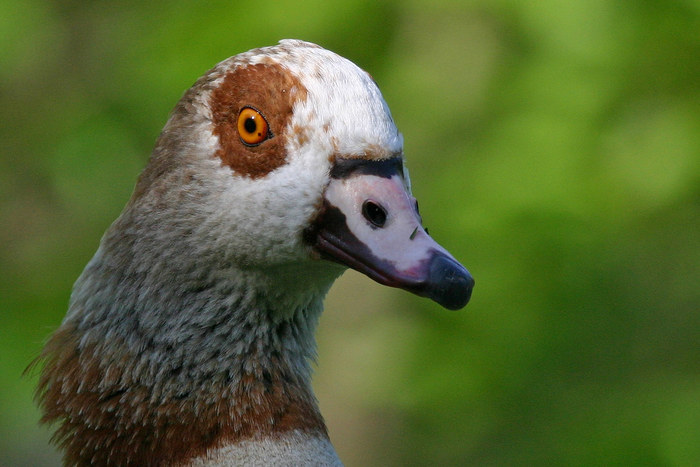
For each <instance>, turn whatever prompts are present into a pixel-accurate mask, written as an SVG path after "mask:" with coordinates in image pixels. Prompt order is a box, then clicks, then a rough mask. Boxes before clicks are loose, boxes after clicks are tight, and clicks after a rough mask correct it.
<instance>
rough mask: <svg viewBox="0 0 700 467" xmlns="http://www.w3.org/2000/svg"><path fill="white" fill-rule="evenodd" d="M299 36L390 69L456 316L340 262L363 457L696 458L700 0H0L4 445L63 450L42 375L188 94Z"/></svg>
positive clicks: (330, 338) (357, 439) (53, 459)
mask: <svg viewBox="0 0 700 467" xmlns="http://www.w3.org/2000/svg"><path fill="white" fill-rule="evenodd" d="M285 37H293V38H301V39H306V40H309V41H312V42H317V43H319V44H321V45H323V46H324V47H326V48H329V49H332V50H334V51H336V52H338V53H340V54H341V55H344V56H346V57H348V58H350V59H351V60H353V61H355V62H356V63H357V64H359V65H360V66H361V67H362V68H364V69H366V70H368V71H369V72H370V73H371V74H372V76H373V77H374V79H375V80H376V81H377V82H378V83H379V85H380V87H381V89H382V90H383V93H384V96H385V98H386V100H387V101H388V103H389V105H390V106H391V108H392V112H393V114H394V118H395V120H396V121H397V123H398V125H399V128H400V129H401V131H402V132H403V134H404V137H405V143H406V156H407V160H408V164H409V168H410V169H411V175H412V181H413V185H414V192H415V194H416V196H417V197H418V199H419V200H420V203H421V212H422V213H423V215H424V219H425V221H426V224H427V225H428V226H429V227H430V230H431V233H432V234H433V236H434V237H436V238H437V239H438V241H440V242H441V243H442V244H443V245H445V246H446V247H447V248H448V249H449V250H451V251H452V253H453V254H454V255H455V256H456V257H457V258H459V259H460V260H462V261H463V263H464V264H465V265H466V266H467V267H468V268H469V269H470V270H471V272H472V273H473V275H474V276H475V278H476V280H477V286H476V289H475V291H474V296H473V299H472V302H471V303H470V304H469V306H468V307H467V308H466V309H465V310H462V311H459V312H449V311H445V310H442V309H440V308H439V307H438V306H437V305H435V304H433V303H431V302H429V301H427V300H423V299H420V298H417V297H414V296H412V295H409V294H407V293H405V292H401V291H396V290H391V289H387V288H382V287H380V286H378V285H376V284H374V283H373V282H372V281H370V280H369V279H367V278H365V277H363V276H360V275H359V274H356V273H353V272H349V273H347V274H346V275H345V276H344V277H343V278H342V279H341V280H340V281H339V282H338V283H337V285H336V286H335V288H334V289H333V290H332V292H331V294H330V296H329V298H328V301H327V307H326V312H325V314H324V317H323V319H322V321H321V325H320V329H319V346H320V348H319V353H320V358H319V362H318V369H317V373H316V378H315V386H316V390H317V395H318V397H319V399H320V401H321V406H322V410H323V412H324V414H325V416H326V419H327V421H328V425H329V428H330V432H331V437H332V439H333V441H334V443H335V445H336V448H337V450H338V452H339V453H340V456H341V458H343V459H344V460H345V462H346V463H347V465H349V466H364V465H367V466H369V465H377V466H378V465H382V466H384V465H396V466H398V465H454V466H457V465H486V466H488V465H562V466H564V465H566V466H577V465H581V466H588V465H662V466H698V465H700V317H699V312H700V285H699V282H700V2H699V1H697V0H639V1H613V0H586V1H583V0H580V1H555V0H544V1H527V0H481V1H480V0H471V1H461V2H460V1H451V2H450V1H417V0H416V1H405V0H402V1H399V0H396V1H389V0H385V1H381V0H380V1H376V0H373V1H359V0H343V1H333V2H329V1H308V2H303V3H297V2H291V1H278V2H274V3H273V2H259V3H255V2H224V1H218V2H198V1H193V0H189V1H184V0H183V1H169V2H164V1H160V0H154V1H149V2H143V1H133V0H132V1H129V0H125V1H119V2H79V1H57V0H53V1H48V0H44V1H42V0H22V1H19V0H2V1H0V108H1V109H2V112H0V148H1V149H0V245H1V246H0V276H1V280H0V465H2V466H41V465H57V464H58V462H59V460H58V459H59V458H58V456H57V455H56V453H55V451H54V450H53V448H51V447H50V446H49V444H48V438H49V431H48V430H47V429H46V428H43V427H39V426H37V420H38V418H39V414H38V412H37V410H36V409H35V408H34V406H33V404H32V391H33V386H34V384H35V378H36V375H35V374H32V375H29V376H25V377H21V374H22V371H23V369H24V368H25V366H26V365H27V364H28V363H29V362H30V361H31V360H32V358H34V357H35V356H36V355H37V354H38V352H39V349H40V348H41V345H42V342H43V341H44V339H45V338H46V337H47V336H48V334H49V333H50V332H51V330H52V329H54V328H55V327H56V326H57V325H58V324H59V322H60V321H61V319H62V317H63V314H64V313H65V309H66V304H67V301H68V297H69V294H70V289H71V285H72V283H73V281H74V280H75V279H76V277H77V276H78V274H79V273H80V271H81V270H82V268H83V266H84V265H85V263H86V262H87V261H88V259H89V258H90V257H91V256H92V254H93V253H94V251H95V249H96V247H97V244H98V242H99V239H100V236H101V234H102V232H103V231H104V230H105V229H106V227H107V226H108V225H109V223H110V222H111V221H112V220H113V219H114V218H115V217H116V216H117V215H118V214H119V212H120V210H121V208H122V207H123V205H124V204H125V203H126V201H127V199H128V197H129V195H130V193H131V190H132V187H133V184H134V182H135V179H136V177H137V175H138V173H139V171H140V169H141V168H142V167H143V166H144V164H145V161H146V158H147V156H148V154H149V152H150V150H151V148H152V146H153V143H154V141H155V139H156V137H157V135H158V133H159V131H160V129H161V128H162V126H163V124H164V123H165V121H166V119H167V117H168V112H169V111H170V109H172V107H173V106H174V105H175V103H176V101H177V100H178V99H179V97H180V96H181V95H182V93H183V91H184V90H185V89H186V88H188V87H189V86H190V85H191V84H192V83H193V82H194V81H195V79H196V78H197V77H198V76H200V75H201V74H202V73H204V72H205V71H206V70H207V69H209V68H211V67H212V66H213V65H214V64H215V63H217V62H218V61H220V60H223V59H224V58H226V57H228V56H230V55H234V54H236V53H239V52H242V51H245V50H248V49H250V48H252V47H257V46H262V45H270V44H274V43H276V42H277V41H278V40H279V39H281V38H285Z"/></svg>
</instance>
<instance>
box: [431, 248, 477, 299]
mask: <svg viewBox="0 0 700 467" xmlns="http://www.w3.org/2000/svg"><path fill="white" fill-rule="evenodd" d="M429 283H430V284H431V286H430V287H429V289H428V293H427V296H428V297H429V298H430V299H432V300H434V301H435V302H437V303H439V304H440V305H442V306H443V307H445V308H447V309H448V310H459V309H461V308H464V307H465V306H466V305H467V303H469V299H470V298H471V295H472V289H473V288H474V278H472V276H471V274H469V271H467V270H466V269H465V268H464V267H463V266H462V265H461V264H459V263H457V262H456V261H454V260H452V259H451V258H448V257H446V256H443V255H437V256H435V257H434V258H433V260H432V261H431V262H430V281H429Z"/></svg>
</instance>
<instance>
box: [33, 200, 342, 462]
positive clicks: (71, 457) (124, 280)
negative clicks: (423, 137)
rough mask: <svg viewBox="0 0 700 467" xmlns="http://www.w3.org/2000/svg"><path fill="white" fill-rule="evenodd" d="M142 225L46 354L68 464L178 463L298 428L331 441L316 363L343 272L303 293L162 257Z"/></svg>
mask: <svg viewBox="0 0 700 467" xmlns="http://www.w3.org/2000/svg"><path fill="white" fill-rule="evenodd" d="M134 224H135V221H134V220H133V218H130V217H129V216H128V214H127V215H126V216H122V218H121V219H120V220H118V221H117V222H116V223H115V225H114V226H113V227H112V228H111V229H110V230H109V231H108V232H107V234H105V238H103V242H102V244H101V246H100V249H99V250H98V252H97V253H96V255H95V257H94V258H93V259H92V261H91V262H90V263H89V264H88V266H87V267H86V269H85V271H84V272H83V274H82V275H81V277H80V278H79V279H78V281H77V282H76V286H75V288H74V291H73V295H72V297H71V305H70V309H69V313H68V315H67V316H66V319H65V320H64V322H63V324H62V326H61V328H60V329H59V331H57V333H56V334H55V335H54V336H53V337H52V339H51V341H50V342H49V343H48V344H47V346H46V348H45V351H44V354H43V358H44V359H45V360H46V365H45V369H44V371H43V373H42V377H41V381H40V387H39V391H40V398H41V401H42V405H43V408H44V411H45V413H46V416H45V421H50V422H52V421H59V422H61V423H62V424H61V426H60V427H59V429H58V431H57V434H56V438H57V440H58V441H59V442H62V443H63V444H64V445H65V446H66V459H67V460H68V461H69V462H70V463H75V464H78V465H83V464H84V465H88V464H100V465H110V464H121V465H150V464H154V463H155V464H158V465H168V464H171V463H183V462H185V463H186V462H187V461H188V459H193V458H196V457H201V456H206V455H207V453H208V452H211V450H213V449H217V448H221V447H222V446H226V445H232V444H233V445H235V443H237V442H243V441H246V442H249V441H250V440H255V439H274V438H275V437H276V436H279V435H283V434H287V433H290V432H294V433H307V434H309V435H310V436H311V437H319V438H321V439H327V433H326V429H325V425H324V423H323V419H322V417H321V415H320V413H319V411H318V408H317V404H316V401H315V398H314V396H313V393H312V390H311V385H310V380H311V368H310V363H309V361H310V360H311V359H313V358H314V356H315V340H314V331H315V328H316V324H317V322H318V318H319V316H320V313H321V311H322V299H323V297H324V295H325V293H326V292H327V290H328V288H329V287H330V285H331V283H332V280H333V279H334V278H335V276H337V274H338V270H337V269H334V270H333V271H332V273H329V274H326V275H324V276H323V280H318V278H313V277H312V279H309V280H310V282H311V283H310V284H304V285H303V287H300V286H295V287H292V286H290V285H289V284H290V283H291V281H290V282H288V283H287V282H285V280H284V277H285V276H286V275H287V272H285V270H286V268H285V267H283V266H280V267H278V268H270V270H269V271H265V270H262V269H248V270H244V269H241V268H237V267H235V266H233V264H232V263H231V262H230V261H228V260H226V258H225V257H221V258H216V257H215V256H213V255H211V256H207V255H205V254H204V255H201V254H200V255H195V254H192V255H188V254H187V251H186V250H185V251H183V248H185V245H184V244H183V243H182V242H181V241H177V240H173V241H171V242H163V241H162V240H163V239H158V244H160V245H166V246H165V247H164V248H161V249H158V248H155V247H154V245H155V243H150V244H149V241H148V238H147V237H144V236H143V235H136V234H137V233H138V232H137V230H138V229H136V227H137V226H135V225H134ZM176 252H177V253H178V254H174V253H176ZM172 258H181V259H179V260H172ZM182 258H189V259H186V260H183V259H182ZM145 265H149V266H148V267H145ZM290 270H295V268H290ZM297 275H298V274H297ZM302 276H303V274H302ZM297 279H299V277H297ZM296 282H299V281H298V280H297V281H296ZM301 282H304V281H303V280H302V281H301ZM302 289H303V290H305V292H303V293H302V292H301V290H302ZM115 456H116V457H115Z"/></svg>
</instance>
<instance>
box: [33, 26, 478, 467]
mask: <svg viewBox="0 0 700 467" xmlns="http://www.w3.org/2000/svg"><path fill="white" fill-rule="evenodd" d="M347 268H353V269H355V270H357V271H359V272H361V273H363V274H366V275H367V276H369V277H370V278H372V279H374V280H375V281H377V282H379V283H381V284H384V285H388V286H391V287H398V288H402V289H405V290H408V291H410V292H412V293H415V294H417V295H420V296H424V297H428V298H430V299H432V300H434V301H436V302H437V303H439V304H440V305H442V306H444V307H446V308H449V309H458V308H461V307H463V306H465V305H466V303H467V301H468V300H469V297H470V294H471V290H472V286H473V280H472V278H471V276H470V275H469V273H468V272H467V270H466V269H465V268H464V267H463V266H461V265H460V264H459V262H458V261H457V260H455V259H454V258H453V257H452V256H451V255H450V254H449V253H448V252H447V251H446V250H445V249H444V248H442V247H441V246H440V245H439V244H437V243H436V242H435V241H434V240H433V239H432V238H431V237H430V236H429V235H428V234H427V233H426V231H425V229H424V228H423V226H422V223H421V217H420V214H419V213H418V207H417V203H416V200H415V198H414V197H413V196H412V194H411V188H410V181H409V176H408V171H407V169H406V166H405V165H404V160H403V141H402V137H401V134H400V133H399V131H398V130H397V128H396V125H395V124H394V121H393V119H392V117H391V113H390V112H389V108H388V106H387V104H386V102H385V101H384V99H383V98H382V96H381V93H380V92H379V89H378V88H377V85H376V84H375V82H374V81H373V80H372V78H371V77H370V75H368V74H367V73H366V72H364V71H362V70H361V69H360V68H358V67H357V66H356V65H354V64H353V63H351V62H350V61H348V60H346V59H344V58H342V57H340V56H338V55H336V54H334V53H332V52H330V51H327V50H325V49H323V48H321V47H318V46H316V45H313V44H310V43H307V42H302V41H292V40H285V41H281V42H280V43H279V44H278V45H276V46H273V47H266V48H261V49H255V50H251V51H249V52H246V53H243V54H240V55H237V56H235V57H232V58H230V59H228V60H225V61H223V62H221V63H220V64H218V65H217V66H216V67H214V68H213V69H212V70H210V71H209V72H207V73H206V74H205V75H204V76H203V77H202V78H200V79H199V80H198V81H197V82H196V83H195V84H194V85H193V86H192V87H191V88H190V89H189V90H188V91H187V92H186V93H185V95H184V96H183V97H182V99H181V100H180V102H179V103H178V104H177V106H176V107H175V109H174V111H173V113H172V114H171V116H170V118H169V120H168V122H167V124H166V126H165V127H164V129H163V131H162V133H161V135H160V137H159V139H158V141H157V143H156V147H155V149H154V151H153V153H152V155H151V158H150V160H149V163H148V165H147V167H146V169H145V170H144V172H143V173H142V174H141V176H140V177H139V180H138V182H137V185H136V188H135V190H134V193H133V195H132V197H131V199H130V201H129V203H128V204H127V206H126V208H125V209H124V211H123V212H122V214H121V216H120V217H119V218H118V219H117V220H116V221H115V222H114V224H113V225H112V226H111V227H110V228H109V230H108V231H107V232H106V233H105V235H104V237H103V239H102V241H101V243H100V246H99V248H98V250H97V253H96V254H95V256H94V257H93V258H92V260H91V261H90V262H89V263H88V265H87V266H86V268H85V270H84V271H83V273H82V274H81V276H80V277H79V278H78V280H77V282H76V284H75V286H74V289H73V293H72V295H71V301H70V305H69V310H68V313H67V315H66V318H65V319H64V321H63V323H62V325H61V327H60V328H59V330H58V331H57V332H56V333H55V334H54V335H53V336H52V338H51V339H50V340H49V342H48V343H47V345H46V347H45V349H44V352H43V354H42V357H43V359H44V360H45V366H44V369H43V371H42V375H41V379H40V384H39V393H38V394H39V399H40V402H41V405H42V407H43V409H44V412H45V417H44V420H45V421H51V422H58V423H59V424H60V426H59V428H58V431H57V435H56V438H57V440H58V441H59V442H60V443H61V444H62V445H63V446H64V448H65V449H66V459H67V462H69V463H76V464H83V463H93V464H105V465H107V464H114V465H145V464H149V463H154V462H155V463H158V464H187V463H194V464H196V463H197V462H200V461H201V462H204V461H202V459H204V460H206V459H212V458H217V459H219V460H220V461H221V459H224V460H225V461H226V462H229V463H232V462H233V463H235V462H241V463H246V462H248V461H251V459H258V460H260V459H263V460H264V461H265V463H270V462H273V461H274V458H273V457H263V458H261V457H260V455H262V454H261V453H267V454H265V455H266V456H273V455H274V453H275V452H278V453H282V454H280V455H281V456H283V457H285V458H289V456H290V455H291V456H292V458H294V457H293V456H294V453H295V452H296V453H297V454H299V453H301V454H299V455H300V456H302V457H299V459H301V458H305V457H303V456H307V457H308V453H304V452H303V451H304V449H306V448H308V449H310V450H311V451H313V452H316V453H317V454H318V455H319V456H324V455H327V456H328V458H327V459H330V460H334V459H337V458H335V457H334V452H333V451H332V447H330V445H329V443H328V437H327V434H326V431H325V426H324V425H323V420H322V418H321V416H320V414H319V413H318V408H317V406H316V402H315V398H314V397H313V393H312V391H311V388H310V374H311V370H310V367H309V360H310V359H312V358H313V356H314V352H315V349H314V345H315V344H314V338H313V333H314V329H315V325H316V321H317V319H318V316H319V314H320V312H321V310H322V299H323V297H324V296H325V294H326V292H327V291H328V289H329V288H330V286H331V284H332V283H333V281H334V280H335V279H336V278H337V277H338V276H339V275H340V274H342V272H343V271H345V270H346V269H347ZM290 433H291V434H293V436H292V435H290ZM281 434H285V436H286V435H289V436H292V437H291V438H290V437H289V436H287V437H286V438H284V439H285V440H286V441H284V442H282V444H275V443H279V442H280V441H279V440H280V439H282V438H283V437H282V438H281V437H280V436H281ZM290 439H292V440H293V441H289V440H290ZM246 443H253V444H246ZM255 443H258V444H255ZM259 443H263V444H259ZM265 443H267V444H265ZM270 443H272V444H270ZM304 443H306V444H304ZM308 443H310V444H308ZM302 445H304V446H306V448H302V447H300V446H302ZM245 446H247V447H245ZM251 446H252V447H251ZM319 446H320V447H319ZM222 449H223V451H221V450H222ZM227 449H228V451H227ZM217 450H219V451H217ZM251 450H252V451H251ZM216 452H218V454H216ZM251 452H252V453H251ZM270 453H273V454H270ZM290 453H291V454H290ZM212 456H213V457H212ZM217 456H218V457H217ZM255 456H258V457H255ZM197 459H199V460H197ZM198 465H203V464H198Z"/></svg>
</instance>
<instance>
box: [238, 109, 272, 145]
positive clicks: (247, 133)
mask: <svg viewBox="0 0 700 467" xmlns="http://www.w3.org/2000/svg"><path fill="white" fill-rule="evenodd" d="M269 131H270V130H269V128H268V126H267V121H266V120H265V117H263V116H262V114H261V113H260V112H258V111H257V110H255V109H253V108H252V107H245V108H244V109H243V110H241V113H240V114H239V115H238V135H239V136H240V137H241V141H242V142H243V144H247V145H248V146H255V145H258V144H260V143H262V142H263V141H265V140H266V139H267V137H268V133H269Z"/></svg>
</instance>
